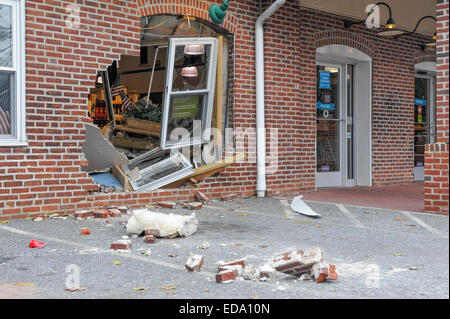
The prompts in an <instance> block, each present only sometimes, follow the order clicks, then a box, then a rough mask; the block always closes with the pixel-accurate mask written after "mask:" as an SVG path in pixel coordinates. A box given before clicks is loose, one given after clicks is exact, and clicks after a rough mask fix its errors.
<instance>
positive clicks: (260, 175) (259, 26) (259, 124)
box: [255, 0, 286, 197]
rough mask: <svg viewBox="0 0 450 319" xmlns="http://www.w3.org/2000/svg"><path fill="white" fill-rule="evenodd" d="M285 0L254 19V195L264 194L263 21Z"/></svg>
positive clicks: (273, 4) (278, 1) (280, 0)
mask: <svg viewBox="0 0 450 319" xmlns="http://www.w3.org/2000/svg"><path fill="white" fill-rule="evenodd" d="M285 2H286V0H276V1H275V2H274V3H272V5H271V6H270V7H269V8H267V9H266V10H265V11H264V12H263V14H261V15H260V16H259V17H258V19H257V20H256V30H255V51H256V53H255V59H256V66H255V68H256V147H257V159H256V170H257V180H256V195H257V196H258V197H264V196H265V195H266V132H265V129H266V127H265V126H266V124H265V118H264V117H265V115H264V29H263V25H264V22H265V21H266V20H267V19H268V18H269V17H270V16H271V15H272V14H274V13H275V12H276V11H277V10H278V9H279V8H280V7H281V6H282V5H284V3H285Z"/></svg>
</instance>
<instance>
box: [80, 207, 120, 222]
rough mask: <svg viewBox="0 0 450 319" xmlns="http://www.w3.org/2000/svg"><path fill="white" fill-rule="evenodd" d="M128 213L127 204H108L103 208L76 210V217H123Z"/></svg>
mask: <svg viewBox="0 0 450 319" xmlns="http://www.w3.org/2000/svg"><path fill="white" fill-rule="evenodd" d="M127 213H128V207H127V206H119V207H117V206H107V205H105V206H104V207H103V208H102V209H85V210H78V211H76V212H75V214H74V217H75V218H76V219H90V218H108V217H121V216H122V215H123V214H124V215H126V214H127Z"/></svg>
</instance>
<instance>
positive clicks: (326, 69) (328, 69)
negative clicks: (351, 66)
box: [325, 66, 339, 73]
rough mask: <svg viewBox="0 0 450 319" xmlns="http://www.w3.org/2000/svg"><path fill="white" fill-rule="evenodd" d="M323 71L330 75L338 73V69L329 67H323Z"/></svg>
mask: <svg viewBox="0 0 450 319" xmlns="http://www.w3.org/2000/svg"><path fill="white" fill-rule="evenodd" d="M325 71H328V72H330V73H338V72H339V69H338V68H334V67H331V66H326V67H325Z"/></svg>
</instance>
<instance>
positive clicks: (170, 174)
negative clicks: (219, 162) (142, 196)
mask: <svg viewBox="0 0 450 319" xmlns="http://www.w3.org/2000/svg"><path fill="white" fill-rule="evenodd" d="M131 166H132V165H130V166H125V165H124V166H122V167H123V168H124V171H125V173H126V174H127V175H130V168H131ZM192 173H194V169H193V168H192V164H191V163H190V162H189V161H188V160H187V159H186V158H185V157H184V156H183V154H181V153H176V154H174V155H172V156H170V157H169V158H166V159H164V160H162V161H160V162H158V163H156V164H153V165H151V166H148V167H145V168H143V169H141V170H139V175H140V176H139V179H136V180H133V179H130V184H131V186H132V187H133V190H134V191H138V192H141V191H151V190H155V189H158V188H160V187H162V186H165V185H168V184H170V183H173V182H175V181H177V180H179V179H181V178H183V177H186V176H188V175H191V174H192Z"/></svg>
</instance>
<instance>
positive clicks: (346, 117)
mask: <svg viewBox="0 0 450 319" xmlns="http://www.w3.org/2000/svg"><path fill="white" fill-rule="evenodd" d="M316 92H317V100H316V103H317V105H316V125H317V136H316V186H317V187H340V186H354V185H355V179H354V160H353V159H354V150H353V127H354V126H353V124H354V123H353V66H352V65H345V64H344V65H334V64H319V65H318V66H317V88H316Z"/></svg>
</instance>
